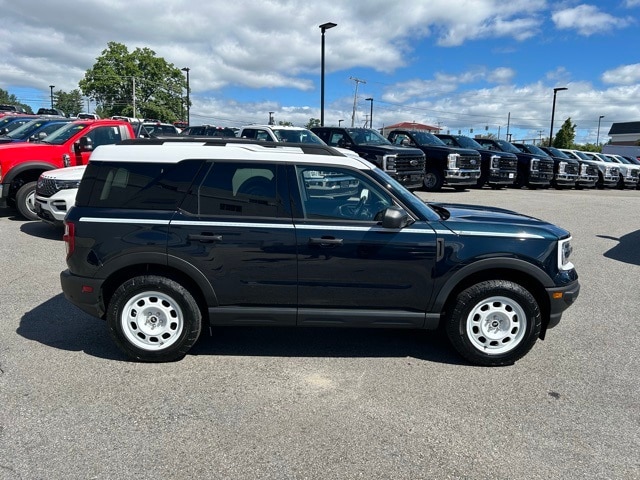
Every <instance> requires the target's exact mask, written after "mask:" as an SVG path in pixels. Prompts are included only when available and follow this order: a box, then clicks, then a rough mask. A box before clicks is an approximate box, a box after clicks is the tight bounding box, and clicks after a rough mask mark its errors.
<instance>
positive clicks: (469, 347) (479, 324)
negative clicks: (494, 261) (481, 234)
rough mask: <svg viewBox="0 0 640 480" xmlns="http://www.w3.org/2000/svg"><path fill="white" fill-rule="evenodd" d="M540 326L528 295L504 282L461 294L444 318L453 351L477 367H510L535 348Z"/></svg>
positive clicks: (485, 284)
mask: <svg viewBox="0 0 640 480" xmlns="http://www.w3.org/2000/svg"><path fill="white" fill-rule="evenodd" d="M541 326H542V316H541V314H540V308H539V306H538V303H537V302H536V300H535V298H534V297H533V295H531V293H530V292H529V291H528V290H526V289H525V288H524V287H522V286H521V285H519V284H517V283H514V282H510V281H506V280H489V281H485V282H481V283H478V284H476V285H473V286H472V287H469V288H467V289H466V290H464V291H462V292H461V293H460V294H458V296H457V297H456V300H455V304H454V306H453V309H452V310H451V311H450V313H449V314H448V315H447V319H446V325H445V327H446V331H447V335H448V337H449V340H450V341H451V343H452V345H453V347H454V348H455V349H456V350H457V351H458V352H459V353H460V354H461V355H462V356H463V357H465V358H466V359H467V360H469V361H471V362H472V363H475V364H478V365H487V366H500V365H510V364H512V363H514V362H515V361H516V360H518V359H519V358H521V357H522V356H524V355H525V354H526V353H527V352H528V351H529V350H531V348H532V347H533V345H534V344H535V342H536V340H537V338H538V336H539V335H540V329H541Z"/></svg>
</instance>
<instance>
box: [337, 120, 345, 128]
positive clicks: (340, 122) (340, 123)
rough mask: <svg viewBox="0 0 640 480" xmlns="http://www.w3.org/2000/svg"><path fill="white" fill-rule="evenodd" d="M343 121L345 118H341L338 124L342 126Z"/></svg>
mask: <svg viewBox="0 0 640 480" xmlns="http://www.w3.org/2000/svg"><path fill="white" fill-rule="evenodd" d="M342 122H344V119H342V118H341V119H340V120H338V126H339V127H340V126H342Z"/></svg>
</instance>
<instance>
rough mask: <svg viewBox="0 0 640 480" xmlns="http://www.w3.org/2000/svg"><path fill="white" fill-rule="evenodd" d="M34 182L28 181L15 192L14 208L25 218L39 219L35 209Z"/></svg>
mask: <svg viewBox="0 0 640 480" xmlns="http://www.w3.org/2000/svg"><path fill="white" fill-rule="evenodd" d="M35 198H36V182H28V183H25V184H24V185H23V186H21V187H20V188H19V189H18V191H17V192H16V208H17V209H18V212H19V213H20V215H22V216H23V217H24V218H26V219H27V220H39V217H38V215H37V214H36V209H35Z"/></svg>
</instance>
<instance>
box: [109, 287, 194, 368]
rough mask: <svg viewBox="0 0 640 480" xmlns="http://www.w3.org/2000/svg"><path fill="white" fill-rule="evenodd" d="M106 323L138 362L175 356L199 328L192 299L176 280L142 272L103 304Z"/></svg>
mask: <svg viewBox="0 0 640 480" xmlns="http://www.w3.org/2000/svg"><path fill="white" fill-rule="evenodd" d="M107 326H108V328H109V333H110V334H111V336H112V338H113V339H114V341H115V342H116V344H117V345H118V347H120V349H121V350H122V351H123V352H124V353H125V354H126V355H127V356H128V357H129V358H131V359H133V360H138V361H142V362H167V361H172V360H179V359H181V358H182V357H184V356H185V355H186V353H187V351H188V350H189V349H190V348H191V347H192V346H193V344H194V343H195V342H196V340H197V339H198V337H199V336H200V330H201V328H202V315H201V313H200V309H199V308H198V304H197V303H196V301H195V299H194V298H193V296H192V295H191V293H189V291H188V290H186V289H185V288H184V287H183V286H182V285H180V284H179V283H178V282H176V281H174V280H171V279H169V278H166V277H161V276H156V275H145V276H140V277H134V278H131V279H129V280H127V281H126V282H124V283H123V284H122V285H120V287H118V289H117V290H116V291H115V292H114V294H113V296H112V297H111V300H110V302H109V305H108V308H107Z"/></svg>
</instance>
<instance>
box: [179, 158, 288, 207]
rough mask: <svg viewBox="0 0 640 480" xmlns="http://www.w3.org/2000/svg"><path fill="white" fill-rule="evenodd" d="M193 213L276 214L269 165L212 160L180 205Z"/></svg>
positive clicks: (273, 173)
mask: <svg viewBox="0 0 640 480" xmlns="http://www.w3.org/2000/svg"><path fill="white" fill-rule="evenodd" d="M182 208H183V210H186V211H188V212H190V213H193V214H195V215H206V216H218V215H223V216H224V215H235V216H253V217H276V216H277V215H278V201H277V192H276V169H275V166H273V165H267V164H264V165H263V164H260V165H257V164H255V163H235V162H215V163H211V164H209V167H208V170H207V173H206V175H205V177H204V179H203V180H202V182H201V183H200V184H198V185H194V186H193V187H192V189H191V191H190V193H189V196H188V198H187V199H186V201H185V202H184V204H183V205H182Z"/></svg>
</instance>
